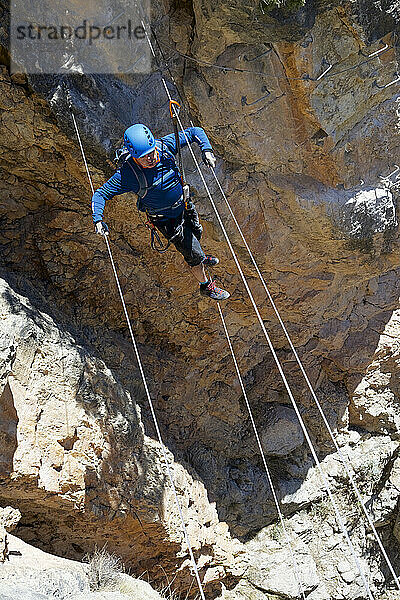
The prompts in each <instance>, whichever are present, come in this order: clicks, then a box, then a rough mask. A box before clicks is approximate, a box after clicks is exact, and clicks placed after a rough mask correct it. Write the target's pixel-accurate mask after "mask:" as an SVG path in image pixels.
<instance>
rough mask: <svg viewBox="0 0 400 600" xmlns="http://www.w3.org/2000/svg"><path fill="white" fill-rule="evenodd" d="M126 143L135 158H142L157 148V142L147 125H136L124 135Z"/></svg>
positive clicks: (129, 128)
mask: <svg viewBox="0 0 400 600" xmlns="http://www.w3.org/2000/svg"><path fill="white" fill-rule="evenodd" d="M124 143H125V146H126V147H127V148H128V150H129V152H130V154H131V155H132V156H133V158H141V157H142V156H144V155H145V154H148V153H149V152H151V151H152V150H154V148H155V147H156V140H155V139H154V135H153V134H152V133H151V131H150V129H149V128H148V127H146V125H142V124H141V123H136V125H131V126H130V127H128V129H127V130H126V131H125V133H124Z"/></svg>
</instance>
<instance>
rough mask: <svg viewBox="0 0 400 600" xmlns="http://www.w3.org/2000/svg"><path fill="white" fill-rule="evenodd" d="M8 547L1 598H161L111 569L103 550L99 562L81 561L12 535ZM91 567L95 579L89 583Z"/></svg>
mask: <svg viewBox="0 0 400 600" xmlns="http://www.w3.org/2000/svg"><path fill="white" fill-rule="evenodd" d="M10 548H11V552H12V553H13V554H12V555H11V557H10V562H9V563H7V565H5V566H3V567H2V570H1V571H0V584H1V587H0V599H1V600H15V599H16V598H21V599H22V598H24V599H27V600H46V599H51V598H55V597H57V598H60V600H67V599H68V600H111V599H112V598H115V600H162V596H161V595H160V594H159V593H157V592H156V591H155V590H154V589H152V587H151V586H150V585H149V584H148V583H147V582H146V581H143V580H138V579H134V578H133V577H130V576H129V575H126V574H124V573H121V572H119V571H118V570H117V569H115V568H114V569H113V567H112V566H111V565H112V564H113V563H112V556H111V557H110V556H109V555H107V554H106V553H102V554H101V557H102V561H103V562H102V564H101V565H100V564H99V563H96V562H95V561H93V558H91V559H90V560H89V562H88V564H81V563H78V562H76V561H72V560H67V559H65V558H59V557H57V556H53V555H51V554H48V553H46V552H42V551H41V550H38V549H37V548H34V547H33V546H30V545H29V544H26V543H25V542H23V541H22V540H19V539H18V538H16V537H14V536H10ZM98 556H99V555H98ZM110 559H111V560H110ZM94 570H95V574H96V575H97V576H98V579H97V584H96V585H91V581H92V576H93V574H94V573H93V571H94Z"/></svg>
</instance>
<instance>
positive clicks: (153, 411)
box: [70, 107, 206, 600]
mask: <svg viewBox="0 0 400 600" xmlns="http://www.w3.org/2000/svg"><path fill="white" fill-rule="evenodd" d="M70 108H71V107H70ZM71 115H72V121H73V123H74V127H75V131H76V135H77V138H78V143H79V147H80V149H81V154H82V158H83V162H84V164H85V168H86V173H87V176H88V179H89V184H90V188H91V190H92V194H94V191H95V190H94V186H93V181H92V177H91V175H90V171H89V167H88V164H87V160H86V156H85V151H84V148H83V145H82V140H81V136H80V133H79V129H78V126H77V123H76V119H75V115H74V113H73V111H72V108H71ZM103 237H104V241H105V243H106V245H107V250H108V255H109V257H110V262H111V267H112V270H113V273H114V278H115V281H116V284H117V288H118V292H119V295H120V298H121V303H122V308H123V311H124V314H125V318H126V322H127V325H128V329H129V333H130V336H131V340H132V345H133V349H134V351H135V355H136V360H137V363H138V366H139V371H140V375H141V377H142V381H143V386H144V389H145V392H146V397H147V401H148V403H149V407H150V412H151V415H152V418H153V422H154V427H155V429H156V433H157V437H158V441H159V443H160V446H161V450H162V454H163V458H164V463H165V466H166V469H167V474H168V479H169V482H170V484H171V487H172V490H173V493H174V499H175V504H176V507H177V509H178V513H179V518H180V521H181V525H182V533H183V537H184V540H185V542H186V545H187V547H188V552H189V556H190V560H191V563H192V566H193V571H194V574H195V577H196V581H197V584H198V587H199V592H200V597H201V600H206V598H205V595H204V590H203V585H202V583H201V580H200V575H199V571H198V568H197V563H196V560H195V558H194V554H193V550H192V545H191V543H190V538H189V534H188V531H187V527H186V523H185V519H184V516H183V512H182V508H181V505H180V502H179V498H178V492H177V489H176V486H175V482H174V478H173V475H172V470H171V465H170V461H169V460H168V456H167V450H166V447H165V445H164V442H163V439H162V436H161V431H160V427H159V425H158V421H157V416H156V413H155V410H154V406H153V401H152V399H151V395H150V391H149V387H148V385H147V380H146V376H145V372H144V369H143V365H142V361H141V358H140V354H139V349H138V346H137V343H136V340H135V336H134V334H133V329H132V325H131V320H130V318H129V314H128V310H127V308H126V304H125V299H124V295H123V293H122V288H121V284H120V281H119V277H118V273H117V269H116V267H115V263H114V259H113V255H112V252H111V247H110V242H109V241H108V236H106V235H104V236H103Z"/></svg>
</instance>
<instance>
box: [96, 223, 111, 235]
mask: <svg viewBox="0 0 400 600" xmlns="http://www.w3.org/2000/svg"><path fill="white" fill-rule="evenodd" d="M94 228H95V231H96V233H99V234H100V235H108V234H109V231H108V227H107V225H106V224H105V223H104V221H97V223H95V224H94Z"/></svg>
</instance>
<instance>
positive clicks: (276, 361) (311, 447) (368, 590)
mask: <svg viewBox="0 0 400 600" xmlns="http://www.w3.org/2000/svg"><path fill="white" fill-rule="evenodd" d="M142 27H143V29H144V31H145V35H146V39H147V42H148V44H149V47H150V50H151V52H152V54H153V57H154V58H155V59H156V60H157V57H156V55H155V52H154V49H153V46H152V43H151V40H150V38H149V36H148V33H147V29H146V26H145V24H144V22H143V21H142ZM161 81H162V84H163V86H164V89H165V92H166V94H167V96H168V99H169V100H170V101H171V100H172V97H171V94H170V92H169V90H168V86H167V83H166V81H165V79H164V77H163V76H162V75H161ZM175 114H176V111H175ZM176 118H177V121H178V123H179V126H180V129H181V131H182V133H183V135H184V137H185V139H186V143H187V145H188V148H189V151H190V153H191V156H192V159H193V161H194V163H195V166H196V168H197V170H198V173H199V175H200V178H201V180H202V182H203V185H204V188H205V190H206V193H207V195H208V198H209V200H210V202H211V206H212V207H213V209H214V212H215V215H216V217H217V220H218V222H219V225H220V227H221V230H222V233H223V235H224V237H225V240H226V243H227V244H228V247H229V250H230V251H231V254H232V257H233V259H234V261H235V264H236V267H237V269H238V271H239V274H240V276H241V278H242V281H243V284H244V286H245V288H246V291H247V294H248V296H249V298H250V301H251V303H252V305H253V308H254V311H255V313H256V315H257V318H258V321H259V323H260V326H261V329H262V331H263V333H264V336H265V338H266V340H267V343H268V346H269V348H270V351H271V354H272V356H273V358H274V361H275V363H276V366H277V368H278V371H279V374H280V376H281V378H282V381H283V383H284V385H285V388H286V391H287V393H288V396H289V398H290V401H291V403H292V406H293V408H294V411H295V413H296V415H297V418H298V420H299V423H300V426H301V428H302V431H303V434H304V437H305V439H306V441H307V444H308V446H309V448H310V451H311V454H312V456H313V459H314V461H315V463H316V465H317V468H318V472H319V474H320V477H321V479H322V481H323V483H324V487H325V489H326V491H327V494H328V496H329V499H330V501H331V503H332V506H333V509H334V512H335V515H336V519H337V522H338V524H339V526H340V528H341V530H342V532H343V535H344V536H345V538H346V541H347V543H348V545H349V548H350V551H351V554H352V556H353V559H354V562H355V564H356V566H357V569H358V571H359V573H360V575H361V579H362V581H363V583H364V586H365V589H366V591H367V594H368V597H369V598H370V600H373V595H372V593H371V590H370V587H369V584H368V581H367V579H366V577H365V573H364V570H363V569H362V567H361V564H360V562H359V560H358V558H357V555H356V552H355V549H354V546H353V543H352V541H351V540H350V537H349V534H348V532H347V530H346V527H345V525H344V523H343V519H342V517H341V515H340V512H339V509H338V507H337V504H336V502H335V499H334V498H333V496H332V492H331V489H330V486H329V483H328V480H327V479H326V477H325V474H324V472H323V470H322V466H321V463H320V461H319V459H318V456H317V454H316V452H315V449H314V446H313V444H312V441H311V438H310V436H309V434H308V431H307V429H306V426H305V424H304V421H303V419H302V417H301V414H300V411H299V408H298V406H297V403H296V401H295V399H294V396H293V394H292V391H291V389H290V386H289V383H288V381H287V379H286V376H285V374H284V372H283V369H282V366H281V364H280V361H279V358H278V356H277V354H276V352H275V348H274V346H273V344H272V342H271V339H270V337H269V335H268V332H267V330H266V328H265V325H264V322H263V320H262V317H261V315H260V312H259V309H258V307H257V304H256V302H255V300H254V297H253V294H252V293H251V290H250V288H249V286H248V283H247V280H246V277H245V276H244V273H243V271H242V268H241V266H240V263H239V261H238V258H237V256H236V253H235V251H234V249H233V246H232V244H231V241H230V239H229V236H228V234H227V232H226V229H225V227H224V224H223V222H222V219H221V217H220V214H219V212H218V210H217V207H216V205H215V202H214V200H213V198H212V195H211V193H210V190H209V188H208V185H207V183H206V180H205V179H204V176H203V173H202V171H201V169H200V166H199V163H198V161H197V158H196V156H195V154H194V152H193V149H192V147H191V145H190V143H189V139H188V137H187V135H186V132H185V130H184V127H183V125H182V122H181V119H180V117H179V115H178V114H176Z"/></svg>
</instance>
